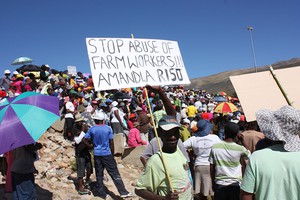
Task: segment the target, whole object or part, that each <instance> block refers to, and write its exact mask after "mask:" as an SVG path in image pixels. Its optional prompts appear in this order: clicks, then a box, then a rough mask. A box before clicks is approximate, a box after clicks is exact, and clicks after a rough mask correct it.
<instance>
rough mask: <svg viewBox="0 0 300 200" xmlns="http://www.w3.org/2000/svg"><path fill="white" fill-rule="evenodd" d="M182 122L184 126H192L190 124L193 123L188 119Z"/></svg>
mask: <svg viewBox="0 0 300 200" xmlns="http://www.w3.org/2000/svg"><path fill="white" fill-rule="evenodd" d="M182 122H183V124H190V123H191V122H190V120H189V119H187V118H184V119H183V120H182Z"/></svg>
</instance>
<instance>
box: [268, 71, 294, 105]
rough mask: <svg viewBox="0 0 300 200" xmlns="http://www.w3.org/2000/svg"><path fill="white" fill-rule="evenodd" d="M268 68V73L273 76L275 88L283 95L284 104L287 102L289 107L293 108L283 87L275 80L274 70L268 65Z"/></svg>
mask: <svg viewBox="0 0 300 200" xmlns="http://www.w3.org/2000/svg"><path fill="white" fill-rule="evenodd" d="M269 68H270V72H271V74H272V76H273V78H274V80H275V82H276V84H277V86H278V87H279V89H280V91H281V93H282V94H283V96H284V98H285V100H286V102H287V103H288V104H289V105H290V106H293V105H292V104H293V103H292V102H291V101H290V100H289V98H288V95H287V94H286V92H285V91H284V89H283V87H282V86H281V84H280V82H279V80H278V79H277V77H276V74H275V73H274V69H273V67H272V65H270V66H269Z"/></svg>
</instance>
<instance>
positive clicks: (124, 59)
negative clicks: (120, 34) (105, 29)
mask: <svg viewBox="0 0 300 200" xmlns="http://www.w3.org/2000/svg"><path fill="white" fill-rule="evenodd" d="M86 45H87V51H88V56H89V62H90V67H91V72H92V76H93V81H94V86H95V89H96V90H97V91H99V90H109V89H119V88H128V87H140V86H145V85H146V84H149V85H183V84H190V80H189V78H188V75H187V73H186V70H185V67H184V63H183V60H182V57H181V54H180V50H179V46H178V43H177V42H176V41H169V40H153V39H129V38H86Z"/></svg>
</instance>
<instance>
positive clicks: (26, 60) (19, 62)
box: [11, 56, 32, 65]
mask: <svg viewBox="0 0 300 200" xmlns="http://www.w3.org/2000/svg"><path fill="white" fill-rule="evenodd" d="M28 63H32V59H31V58H28V57H24V56H22V57H19V58H17V59H15V60H14V61H13V62H12V63H11V64H12V65H22V64H28Z"/></svg>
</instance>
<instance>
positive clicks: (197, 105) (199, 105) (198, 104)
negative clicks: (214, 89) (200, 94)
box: [194, 101, 202, 109]
mask: <svg viewBox="0 0 300 200" xmlns="http://www.w3.org/2000/svg"><path fill="white" fill-rule="evenodd" d="M194 106H195V107H196V108H197V109H198V108H199V107H201V106H202V103H201V101H196V102H195V104H194Z"/></svg>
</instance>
